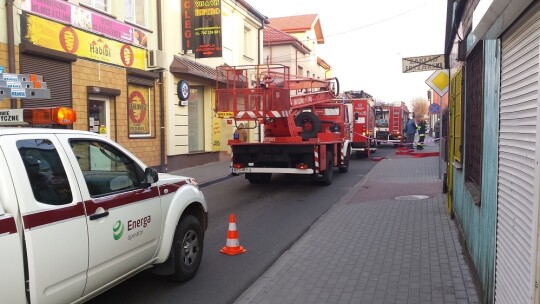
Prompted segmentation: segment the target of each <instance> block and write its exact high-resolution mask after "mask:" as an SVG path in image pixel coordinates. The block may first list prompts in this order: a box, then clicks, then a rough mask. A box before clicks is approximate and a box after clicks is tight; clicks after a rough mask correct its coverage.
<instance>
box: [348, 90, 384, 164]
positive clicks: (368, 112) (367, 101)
mask: <svg viewBox="0 0 540 304" xmlns="http://www.w3.org/2000/svg"><path fill="white" fill-rule="evenodd" d="M344 93H345V103H346V104H347V105H348V106H349V113H350V116H351V117H350V120H351V122H352V136H351V137H352V141H351V151H352V152H355V153H356V156H357V157H360V156H364V155H366V154H367V153H368V147H369V152H371V153H375V152H376V151H377V148H376V141H375V108H374V105H375V101H374V100H373V96H371V95H370V94H368V93H366V92H364V91H347V92H344Z"/></svg>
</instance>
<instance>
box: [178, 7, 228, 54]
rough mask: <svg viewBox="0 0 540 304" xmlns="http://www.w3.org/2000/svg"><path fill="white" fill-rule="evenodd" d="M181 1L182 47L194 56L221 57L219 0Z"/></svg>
mask: <svg viewBox="0 0 540 304" xmlns="http://www.w3.org/2000/svg"><path fill="white" fill-rule="evenodd" d="M181 1H182V49H183V50H184V51H192V52H193V53H194V54H195V58H209V57H221V56H222V39H221V0H205V1H198V0H197V1H196V0H181Z"/></svg>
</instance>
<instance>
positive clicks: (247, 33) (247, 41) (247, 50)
mask: <svg viewBox="0 0 540 304" xmlns="http://www.w3.org/2000/svg"><path fill="white" fill-rule="evenodd" d="M244 56H246V57H251V29H250V28H249V27H247V26H244Z"/></svg>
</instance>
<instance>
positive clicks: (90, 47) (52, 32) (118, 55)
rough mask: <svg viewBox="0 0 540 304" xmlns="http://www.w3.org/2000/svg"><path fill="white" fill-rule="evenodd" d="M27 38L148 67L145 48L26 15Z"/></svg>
mask: <svg viewBox="0 0 540 304" xmlns="http://www.w3.org/2000/svg"><path fill="white" fill-rule="evenodd" d="M26 16H27V17H26V33H25V34H24V38H25V39H26V40H27V41H29V42H31V43H32V44H35V45H38V46H42V47H45V48H49V49H53V50H56V51H60V52H65V53H70V54H74V55H77V56H79V57H84V58H89V59H93V60H98V61H102V62H106V63H110V64H115V65H119V66H124V67H131V68H137V69H145V68H146V61H145V51H144V49H141V48H137V47H134V46H131V45H129V44H124V43H121V42H118V41H115V40H111V39H107V38H104V37H100V36H97V35H93V34H89V33H87V32H84V31H81V30H78V29H76V28H73V27H71V26H65V25H63V24H60V23H56V22H53V21H50V20H47V19H43V18H40V17H36V16H33V15H26Z"/></svg>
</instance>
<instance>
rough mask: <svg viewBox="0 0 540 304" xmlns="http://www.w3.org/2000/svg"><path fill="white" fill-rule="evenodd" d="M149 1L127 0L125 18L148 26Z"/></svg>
mask: <svg viewBox="0 0 540 304" xmlns="http://www.w3.org/2000/svg"><path fill="white" fill-rule="evenodd" d="M147 2H148V1H146V0H125V2H124V5H125V20H126V21H129V22H131V23H133V24H137V25H140V26H143V27H148V15H147V13H146V12H147V11H148V7H147Z"/></svg>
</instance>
